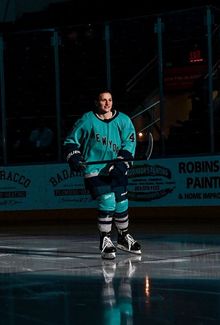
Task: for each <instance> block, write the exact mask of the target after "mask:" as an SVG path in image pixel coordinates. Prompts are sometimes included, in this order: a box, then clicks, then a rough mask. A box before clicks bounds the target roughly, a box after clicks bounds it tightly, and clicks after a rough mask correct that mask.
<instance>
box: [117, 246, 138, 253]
mask: <svg viewBox="0 0 220 325" xmlns="http://www.w3.org/2000/svg"><path fill="white" fill-rule="evenodd" d="M117 248H118V249H120V250H122V251H124V252H128V253H131V254H135V255H141V250H138V251H129V249H128V248H126V247H124V246H122V245H120V244H118V245H117Z"/></svg>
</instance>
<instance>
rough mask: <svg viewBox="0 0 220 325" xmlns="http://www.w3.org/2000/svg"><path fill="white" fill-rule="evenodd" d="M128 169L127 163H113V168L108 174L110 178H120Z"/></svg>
mask: <svg viewBox="0 0 220 325" xmlns="http://www.w3.org/2000/svg"><path fill="white" fill-rule="evenodd" d="M128 169H129V165H128V163H126V162H124V161H119V162H116V163H114V165H113V168H112V169H111V171H110V173H109V174H110V176H111V177H112V178H118V177H122V176H125V175H126V174H127V171H128Z"/></svg>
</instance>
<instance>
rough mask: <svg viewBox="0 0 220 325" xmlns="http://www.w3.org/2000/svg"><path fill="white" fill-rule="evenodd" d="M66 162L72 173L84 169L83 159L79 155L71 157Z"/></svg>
mask: <svg viewBox="0 0 220 325" xmlns="http://www.w3.org/2000/svg"><path fill="white" fill-rule="evenodd" d="M67 162H68V164H69V166H70V169H71V170H72V171H73V172H82V171H83V170H84V169H85V168H86V166H85V165H84V164H83V162H84V159H83V157H82V156H81V154H80V153H75V154H73V155H71V156H70V157H69V158H68V160H67Z"/></svg>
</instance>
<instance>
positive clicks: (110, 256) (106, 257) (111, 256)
mask: <svg viewBox="0 0 220 325" xmlns="http://www.w3.org/2000/svg"><path fill="white" fill-rule="evenodd" d="M101 256H102V258H103V259H104V260H113V259H114V258H115V257H116V254H115V252H112V253H104V252H102V254H101Z"/></svg>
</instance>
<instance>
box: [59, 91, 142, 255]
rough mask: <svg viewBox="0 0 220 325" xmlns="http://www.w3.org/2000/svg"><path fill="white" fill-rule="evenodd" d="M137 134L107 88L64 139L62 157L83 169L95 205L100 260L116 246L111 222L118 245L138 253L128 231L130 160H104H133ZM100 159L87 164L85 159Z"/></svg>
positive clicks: (73, 168)
mask: <svg viewBox="0 0 220 325" xmlns="http://www.w3.org/2000/svg"><path fill="white" fill-rule="evenodd" d="M135 149H136V133H135V128H134V126H133V123H132V121H131V119H130V118H129V117H128V116H127V115H126V114H124V113H122V112H119V111H117V110H115V109H113V99H112V94H111V92H110V91H107V90H105V91H101V92H100V93H99V94H98V97H97V99H96V101H95V109H94V111H89V112H87V113H85V114H84V115H82V117H81V118H80V119H78V121H76V123H75V124H74V126H73V128H72V130H71V131H70V133H69V135H68V136H67V137H66V139H65V140H64V152H65V158H66V161H67V162H68V164H69V166H70V169H71V170H72V171H75V172H76V171H77V172H79V171H82V172H83V174H84V182H85V187H86V189H87V190H88V191H89V192H90V194H91V197H92V198H93V199H94V200H96V201H97V205H98V230H99V233H100V251H101V256H102V258H103V259H114V258H115V257H116V247H115V246H114V244H113V243H112V240H111V231H112V224H113V222H114V225H115V227H116V229H117V233H118V237H117V248H119V249H121V250H125V251H128V252H130V253H134V254H141V246H140V244H139V243H138V242H137V241H136V240H134V238H133V237H132V236H131V235H130V234H129V232H128V226H129V215H128V198H127V185H128V177H127V172H128V170H129V168H131V166H132V162H126V161H119V162H118V161H117V162H114V163H111V164H106V163H102V161H103V160H109V159H110V160H113V159H116V158H121V159H128V160H129V159H132V158H133V157H134V154H135ZM91 161H100V163H98V164H95V165H93V164H91V165H86V164H85V162H91Z"/></svg>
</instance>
